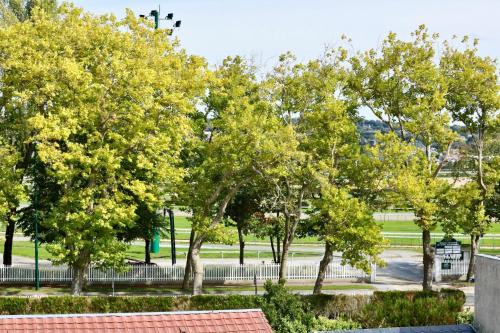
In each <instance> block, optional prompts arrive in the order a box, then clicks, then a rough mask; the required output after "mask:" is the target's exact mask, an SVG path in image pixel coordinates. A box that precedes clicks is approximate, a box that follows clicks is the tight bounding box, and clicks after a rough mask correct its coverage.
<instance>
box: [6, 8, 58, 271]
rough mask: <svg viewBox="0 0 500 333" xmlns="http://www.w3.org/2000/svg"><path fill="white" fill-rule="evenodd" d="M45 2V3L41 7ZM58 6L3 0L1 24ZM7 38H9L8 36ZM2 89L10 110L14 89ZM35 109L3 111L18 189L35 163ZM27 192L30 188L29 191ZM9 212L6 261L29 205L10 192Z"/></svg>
mask: <svg viewBox="0 0 500 333" xmlns="http://www.w3.org/2000/svg"><path fill="white" fill-rule="evenodd" d="M40 6H42V7H40ZM55 8H56V2H55V1H52V0H47V1H45V0H44V1H16V0H9V1H6V0H3V1H0V28H1V27H6V26H9V25H12V24H14V23H17V22H20V21H21V22H22V21H26V20H29V19H30V17H31V15H32V13H33V12H34V11H36V10H39V11H43V12H44V13H47V15H49V14H53V13H54V11H55ZM4 42H8V40H5V41H4ZM4 56H5V55H4ZM3 75H7V76H8V75H9V74H8V73H5V71H4V68H3V66H2V64H1V63H0V80H3V79H2V78H1V77H2V76H3ZM0 89H1V93H0V110H7V109H8V108H9V107H11V106H8V105H7V103H9V101H10V99H11V98H15V97H14V96H12V91H11V89H10V87H8V86H4V87H2V88H0ZM33 112H34V110H33V108H31V107H30V105H19V107H18V110H16V112H5V113H2V114H0V139H2V138H3V142H5V143H6V144H7V143H8V145H9V147H10V148H9V149H10V150H11V152H12V153H13V155H11V156H16V157H17V160H16V162H15V164H14V165H12V168H13V170H14V172H13V173H12V174H11V176H15V177H16V179H17V181H16V182H15V183H14V182H13V181H14V179H12V177H10V178H9V181H10V182H11V186H12V187H13V188H15V189H19V188H21V187H23V186H25V180H26V179H27V178H29V176H28V170H29V169H30V168H31V167H32V164H33V157H34V154H33V145H32V144H30V143H27V138H28V136H29V135H30V133H29V132H28V130H27V126H26V123H25V121H26V119H27V116H28V115H30V114H32V113H33ZM26 192H28V191H26ZM8 199H9V200H13V201H10V202H9V204H8V205H9V207H10V209H9V213H8V214H6V216H5V218H6V222H7V228H6V231H5V239H6V241H5V244H4V251H3V264H4V265H11V264H12V246H13V238H14V232H15V230H16V227H17V224H18V223H19V222H22V217H23V214H24V213H25V212H26V209H20V208H21V207H20V202H19V201H18V197H17V195H14V196H12V195H9V196H8Z"/></svg>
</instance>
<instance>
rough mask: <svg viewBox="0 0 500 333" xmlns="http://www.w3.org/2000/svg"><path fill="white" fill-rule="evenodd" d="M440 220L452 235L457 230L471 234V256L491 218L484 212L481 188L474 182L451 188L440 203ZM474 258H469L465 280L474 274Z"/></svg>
mask: <svg viewBox="0 0 500 333" xmlns="http://www.w3.org/2000/svg"><path fill="white" fill-rule="evenodd" d="M440 213H441V221H442V225H443V231H445V232H446V234H448V235H453V234H454V233H457V232H458V231H461V232H463V233H464V234H466V235H470V236H471V253H470V255H471V257H472V256H475V255H476V254H477V251H478V248H477V246H478V241H476V238H477V239H478V240H479V238H480V237H481V236H482V235H483V234H484V233H486V232H487V231H488V229H489V227H490V224H491V219H490V218H488V216H487V215H486V214H485V207H484V204H483V202H482V194H481V190H480V188H479V186H478V184H477V183H476V182H470V183H467V184H465V185H464V186H463V187H459V188H454V189H452V190H451V191H450V192H449V193H448V195H447V196H446V197H445V198H444V200H443V202H442V204H441V209H440ZM474 263H475V260H473V259H472V258H470V259H469V268H468V270H467V281H470V280H471V279H472V277H473V276H474V268H472V269H471V265H472V267H473V266H474Z"/></svg>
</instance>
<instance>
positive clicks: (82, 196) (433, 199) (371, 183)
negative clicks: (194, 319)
mask: <svg viewBox="0 0 500 333" xmlns="http://www.w3.org/2000/svg"><path fill="white" fill-rule="evenodd" d="M30 3H31V2H28V3H27V4H25V7H23V8H29V15H27V16H17V17H18V19H17V20H14V22H11V21H9V22H7V21H6V20H4V21H3V26H4V27H3V28H1V29H0V140H1V141H0V142H1V146H0V157H1V159H0V164H1V168H0V216H2V217H3V218H4V220H5V221H6V222H7V223H6V224H7V231H6V243H5V248H4V264H10V263H11V261H9V255H10V253H9V249H10V250H11V248H12V236H13V234H14V230H15V228H16V226H21V228H22V229H23V231H24V232H25V233H26V234H28V235H33V230H34V221H35V220H38V221H40V223H41V230H42V234H41V238H42V240H43V241H45V242H46V243H47V249H48V250H49V251H50V252H51V254H52V255H53V258H54V261H55V262H56V263H64V264H69V265H70V266H71V267H72V268H73V270H74V272H75V274H74V281H73V284H72V286H73V288H72V289H73V292H74V293H75V294H78V293H79V292H80V291H81V288H82V286H83V283H84V281H85V273H86V268H87V267H88V266H89V265H91V264H92V265H97V266H101V267H114V268H116V269H122V268H123V267H124V257H125V250H126V247H127V244H129V242H130V241H131V240H133V239H137V238H142V239H144V240H145V241H146V248H148V246H147V242H148V241H149V239H151V236H152V233H153V230H155V228H158V227H160V225H161V222H162V221H161V219H158V217H157V214H156V212H157V211H158V209H159V208H161V207H163V206H165V205H166V204H173V203H176V204H181V205H183V206H186V207H188V209H189V210H190V211H191V213H192V218H191V222H192V231H191V236H190V248H189V254H188V258H187V262H186V273H185V279H184V287H188V286H189V284H190V283H192V285H193V293H194V294H197V293H200V292H201V288H202V281H203V276H202V274H203V266H202V262H201V260H200V251H201V249H202V246H203V244H204V243H206V242H209V241H210V242H229V241H231V239H230V238H231V233H230V232H228V230H229V229H228V227H227V226H228V225H229V224H231V223H235V224H236V226H237V230H238V234H239V240H240V247H241V249H243V248H244V233H245V232H246V231H248V230H250V229H251V230H254V231H256V232H257V233H258V234H259V233H260V234H261V235H267V236H270V237H271V241H274V240H276V242H278V243H281V244H280V245H281V246H278V248H280V250H279V251H278V253H279V254H278V256H279V259H277V261H279V262H280V267H281V268H280V280H281V281H282V282H284V281H285V279H286V273H287V264H288V255H289V251H290V247H291V245H292V244H293V242H294V240H295V238H296V237H297V236H301V235H311V234H313V235H316V236H318V237H320V238H321V239H322V240H323V241H324V242H325V255H324V258H323V259H322V261H321V266H320V267H321V269H320V273H319V276H318V279H317V283H316V287H315V292H317V293H319V292H320V291H321V286H322V282H323V278H324V273H325V270H326V267H327V266H328V264H329V263H330V262H331V260H332V258H333V253H334V252H336V251H338V252H341V253H342V258H343V260H344V262H346V263H349V264H351V265H354V266H356V267H359V268H362V269H364V270H366V271H369V270H370V263H372V262H377V263H380V262H381V261H380V259H379V254H380V252H381V250H382V246H383V245H384V240H383V238H382V236H381V233H380V228H379V227H378V225H377V224H376V223H375V221H374V220H373V217H372V212H373V211H374V210H375V209H380V208H384V205H385V204H386V203H392V204H398V205H404V206H406V207H409V208H411V209H413V210H414V211H415V214H416V215H417V220H416V223H417V224H418V226H419V227H420V228H421V229H422V238H423V244H424V246H423V254H424V270H425V277H424V283H423V286H424V289H430V288H431V286H432V276H431V272H432V264H433V261H434V257H433V251H432V247H431V242H430V232H431V231H432V230H433V229H434V228H435V227H436V226H437V224H438V223H439V222H441V221H445V222H446V226H447V230H448V231H449V233H453V232H459V231H460V232H465V233H467V234H470V235H471V240H472V241H473V247H472V248H473V250H477V242H478V240H479V236H480V235H481V234H482V233H484V232H486V231H487V229H488V226H489V224H490V223H491V221H492V218H491V217H492V216H493V213H492V212H490V211H487V210H486V209H485V207H491V206H493V207H494V202H495V201H494V199H492V198H493V195H494V194H495V186H494V184H498V177H499V175H498V159H495V158H492V157H491V156H490V155H488V156H486V157H485V153H484V149H485V147H487V146H488V145H487V144H486V143H487V141H488V140H490V138H491V135H494V134H496V133H497V132H496V131H497V130H498V122H499V120H498V108H499V103H500V101H499V97H498V85H497V69H496V63H495V61H493V60H492V59H490V58H488V57H481V56H479V55H478V54H477V49H476V44H475V43H473V44H472V45H470V44H468V43H467V41H465V44H464V45H465V46H464V47H461V48H457V47H453V46H451V44H447V43H445V48H444V52H443V53H442V54H441V55H440V57H439V59H437V55H436V53H435V49H436V43H437V36H429V34H428V32H427V30H426V29H425V28H424V27H420V28H419V29H418V30H417V31H416V32H415V34H414V36H413V38H412V40H411V41H409V42H408V41H403V40H400V39H398V38H397V37H396V35H394V34H390V35H389V36H388V38H387V39H386V40H385V41H384V43H383V45H382V47H381V49H380V50H378V51H375V50H370V51H367V52H361V53H353V54H349V53H348V52H347V51H346V50H344V49H342V48H340V49H336V50H329V51H328V52H327V53H326V54H325V55H324V57H322V58H321V59H316V60H312V61H309V62H307V63H300V62H297V61H296V59H295V58H294V57H293V55H291V54H285V55H283V56H281V57H280V59H279V61H278V64H277V65H276V66H275V68H274V69H273V70H272V71H270V72H269V73H267V74H266V75H261V76H259V75H258V71H257V69H256V68H254V67H253V66H252V65H251V63H249V62H248V61H246V60H244V59H242V58H240V57H228V58H226V59H225V60H224V61H223V62H222V64H221V65H220V66H217V67H216V68H215V69H209V68H208V66H207V64H206V63H205V61H204V60H203V59H202V58H200V57H196V56H190V55H187V54H186V52H185V51H184V50H182V49H181V48H180V47H179V45H178V42H177V41H171V40H169V38H170V37H169V34H168V31H164V30H161V29H160V30H154V29H153V27H152V26H151V25H150V24H148V23H147V22H146V21H144V20H141V19H138V18H136V17H135V16H134V15H133V13H131V12H127V15H126V17H125V18H124V19H123V20H117V19H116V18H114V17H113V16H100V17H96V16H93V15H89V14H87V13H85V12H83V11H82V10H80V9H76V8H73V7H72V6H69V5H63V6H62V7H57V6H47V5H46V4H45V2H44V3H41V5H40V6H34V7H31V6H32V5H31V4H30ZM44 4H45V5H44ZM28 5H29V6H28ZM4 6H5V4H4ZM11 7H12V6H11ZM5 8H6V9H9V6H5ZM4 16H5V15H4ZM5 17H7V16H5ZM8 17H12V16H8ZM436 59H437V60H438V61H436ZM362 108H368V109H369V110H371V111H372V112H373V114H374V115H375V116H376V117H378V118H379V119H380V120H382V121H383V122H384V123H386V124H387V126H388V127H389V128H390V131H389V132H388V133H386V134H380V135H379V136H378V138H377V141H378V143H377V144H376V145H374V146H372V147H367V146H362V145H361V144H360V135H359V133H358V131H357V129H356V124H357V122H358V121H359V119H360V117H359V110H360V109H362ZM451 121H456V122H460V124H462V125H464V126H465V127H466V128H467V130H468V131H469V132H470V135H471V136H472V137H473V138H474V143H475V144H474V149H475V151H474V152H473V153H472V154H468V155H467V156H466V157H468V158H469V157H470V158H472V159H473V160H474V163H475V164H474V165H476V166H477V177H476V178H477V181H476V182H471V183H470V184H468V185H467V186H466V187H464V188H460V189H454V188H453V187H452V186H451V185H450V184H449V182H447V181H445V180H444V179H442V178H440V177H438V175H439V171H440V170H441V169H442V168H443V167H444V166H445V165H446V164H447V163H448V155H449V153H450V151H451V149H452V148H453V145H454V144H455V143H456V142H457V140H458V136H456V135H455V134H454V132H453V131H452V130H451V129H450V125H451ZM464 158H465V157H464ZM495 163H497V164H496V165H495ZM497 189H498V187H497ZM463 197H466V198H467V200H464V199H463ZM492 200H493V201H492ZM491 202H493V205H490V204H488V203H491ZM494 210H495V209H493V211H494ZM465 213H466V214H467V218H465V217H464V216H465V215H464V214H465ZM469 217H470V218H469ZM6 259H7V260H6ZM241 260H243V259H242V258H241ZM191 276H194V279H193V281H190V277H191Z"/></svg>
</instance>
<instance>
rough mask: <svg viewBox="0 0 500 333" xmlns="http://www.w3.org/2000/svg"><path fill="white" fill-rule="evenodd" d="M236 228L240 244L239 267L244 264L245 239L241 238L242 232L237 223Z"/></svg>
mask: <svg viewBox="0 0 500 333" xmlns="http://www.w3.org/2000/svg"><path fill="white" fill-rule="evenodd" d="M236 227H237V228H238V241H239V242H240V265H244V264H245V238H244V236H243V230H242V228H241V224H240V223H237V224H236Z"/></svg>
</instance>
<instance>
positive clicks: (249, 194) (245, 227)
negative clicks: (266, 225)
mask: <svg viewBox="0 0 500 333" xmlns="http://www.w3.org/2000/svg"><path fill="white" fill-rule="evenodd" d="M261 190H262V188H259V187H258V186H257V184H255V183H254V184H250V185H247V186H245V187H243V188H242V189H241V190H240V191H239V192H238V193H237V194H236V195H235V197H234V198H233V200H232V201H231V203H230V204H229V205H228V207H227V209H226V215H227V216H228V217H229V218H230V220H231V221H233V223H231V222H229V224H230V225H231V224H233V225H234V224H235V225H236V229H237V230H238V242H239V247H240V259H239V260H240V265H243V264H244V263H245V235H246V234H248V233H249V231H250V227H251V221H252V219H253V217H254V214H255V213H256V212H258V211H259V208H260V205H261V198H262V196H263V195H264V194H263V193H262V192H261Z"/></svg>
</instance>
